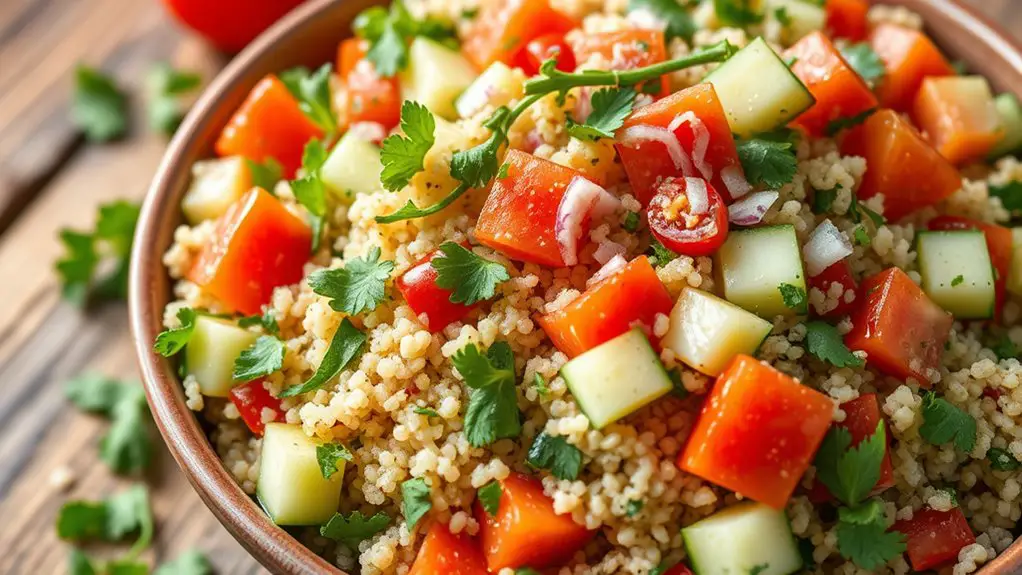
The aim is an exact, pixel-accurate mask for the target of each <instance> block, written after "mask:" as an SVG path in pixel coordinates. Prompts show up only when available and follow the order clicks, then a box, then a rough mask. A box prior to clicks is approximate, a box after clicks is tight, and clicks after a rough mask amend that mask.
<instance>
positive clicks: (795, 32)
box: [766, 0, 827, 45]
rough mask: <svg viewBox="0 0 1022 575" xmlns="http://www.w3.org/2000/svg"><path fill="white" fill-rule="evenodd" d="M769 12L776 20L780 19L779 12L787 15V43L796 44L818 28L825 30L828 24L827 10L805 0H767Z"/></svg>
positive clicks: (785, 32)
mask: <svg viewBox="0 0 1022 575" xmlns="http://www.w3.org/2000/svg"><path fill="white" fill-rule="evenodd" d="M766 7H767V14H768V15H769V16H770V17H771V18H773V19H774V20H778V21H780V19H779V18H778V13H779V12H783V13H784V14H785V15H786V16H787V23H786V24H785V23H784V22H781V24H782V25H784V33H783V37H784V41H785V44H788V45H790V44H794V43H795V42H798V40H799V39H800V38H802V37H803V36H808V35H809V34H812V33H813V32H816V31H817V30H823V28H824V26H826V24H827V12H826V11H824V9H823V7H822V6H820V5H817V4H812V3H810V2H806V1H805V0H767V3H766Z"/></svg>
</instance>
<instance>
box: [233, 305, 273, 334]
mask: <svg viewBox="0 0 1022 575" xmlns="http://www.w3.org/2000/svg"><path fill="white" fill-rule="evenodd" d="M253 326H259V327H261V328H262V329H263V330H264V331H265V332H266V333H268V334H270V335H279V334H280V326H279V325H277V318H275V317H273V312H271V311H270V310H269V309H267V310H266V311H264V312H263V313H262V314H261V315H260V314H257V315H249V316H245V317H242V318H238V327H244V328H249V327H253Z"/></svg>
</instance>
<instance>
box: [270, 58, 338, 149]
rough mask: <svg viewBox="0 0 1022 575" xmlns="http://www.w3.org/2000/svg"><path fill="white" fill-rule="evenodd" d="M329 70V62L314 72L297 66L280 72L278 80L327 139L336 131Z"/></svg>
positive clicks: (330, 68) (330, 69) (330, 67)
mask: <svg viewBox="0 0 1022 575" xmlns="http://www.w3.org/2000/svg"><path fill="white" fill-rule="evenodd" d="M331 71H332V66H331V65H330V64H323V65H322V66H320V67H319V68H317V69H316V71H315V72H310V71H309V69H308V68H302V67H299V68H291V69H289V70H285V71H284V72H283V73H281V74H280V81H281V82H283V83H284V85H285V86H287V89H288V91H290V92H291V95H292V96H294V97H295V99H296V100H298V107H299V108H300V109H301V110H302V112H303V113H305V115H306V116H307V117H308V118H309V119H310V120H312V121H313V123H315V124H316V125H317V126H319V127H320V128H322V130H323V132H325V134H326V135H325V138H327V139H329V138H331V137H332V136H333V134H334V133H335V132H336V131H337V115H336V114H334V109H333V103H332V102H331V95H330V75H331Z"/></svg>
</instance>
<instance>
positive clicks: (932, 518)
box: [891, 507, 976, 571]
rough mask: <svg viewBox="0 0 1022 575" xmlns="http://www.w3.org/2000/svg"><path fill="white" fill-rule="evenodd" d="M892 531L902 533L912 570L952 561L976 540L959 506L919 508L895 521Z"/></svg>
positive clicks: (923, 569) (924, 568)
mask: <svg viewBox="0 0 1022 575" xmlns="http://www.w3.org/2000/svg"><path fill="white" fill-rule="evenodd" d="M891 531H900V532H902V533H904V534H905V536H906V538H907V540H906V542H905V546H906V552H907V553H908V560H909V562H910V563H912V570H913V571H928V570H930V569H935V568H937V567H941V566H943V565H946V564H949V563H952V562H954V561H955V559H957V558H958V552H959V551H961V550H962V547H965V546H966V545H972V544H973V543H975V542H976V536H975V535H973V534H972V528H971V527H969V522H968V521H967V520H966V519H965V514H964V513H962V510H961V508H959V507H955V508H954V509H951V510H950V511H937V510H935V509H920V510H919V511H916V512H915V513H914V514H913V515H912V519H908V520H902V521H897V522H895V524H894V525H893V526H891Z"/></svg>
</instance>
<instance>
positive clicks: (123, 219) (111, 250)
mask: <svg viewBox="0 0 1022 575" xmlns="http://www.w3.org/2000/svg"><path fill="white" fill-rule="evenodd" d="M138 214H139V205H138V204H136V203H132V202H128V201H125V200H117V201H114V202H111V203H108V204H102V205H100V207H99V214H98V216H97V218H96V227H95V229H93V230H91V231H86V232H80V231H75V230H71V229H68V228H64V229H61V230H60V241H61V243H63V244H64V249H65V253H64V256H63V257H62V258H61V259H59V260H57V262H56V270H57V275H58V276H60V283H61V295H62V296H63V298H64V299H65V300H67V301H69V302H71V303H73V304H75V305H77V306H79V307H85V306H86V305H87V304H88V303H89V302H90V300H92V299H94V298H95V299H124V298H125V297H126V296H127V292H128V265H129V260H130V257H131V246H132V242H133V240H134V235H135V224H136V223H137V222H138Z"/></svg>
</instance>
